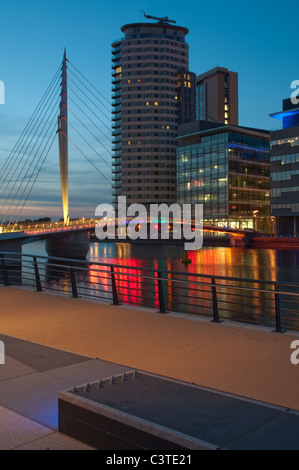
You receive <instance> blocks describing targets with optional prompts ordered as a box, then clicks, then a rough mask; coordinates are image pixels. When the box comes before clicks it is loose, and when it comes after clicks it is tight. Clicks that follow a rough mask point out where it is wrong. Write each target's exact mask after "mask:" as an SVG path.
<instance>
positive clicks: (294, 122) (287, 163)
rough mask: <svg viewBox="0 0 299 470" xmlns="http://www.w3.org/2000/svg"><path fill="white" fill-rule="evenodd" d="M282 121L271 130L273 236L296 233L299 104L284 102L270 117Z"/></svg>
mask: <svg viewBox="0 0 299 470" xmlns="http://www.w3.org/2000/svg"><path fill="white" fill-rule="evenodd" d="M270 116H272V117H273V118H276V119H280V120H281V121H282V129H279V130H274V131H271V133H270V139H271V158H270V162H271V165H270V173H271V211H272V215H273V216H275V217H276V233H278V234H280V235H298V234H299V105H294V104H292V102H291V100H290V99H285V100H283V110H282V111H281V112H278V113H274V114H270Z"/></svg>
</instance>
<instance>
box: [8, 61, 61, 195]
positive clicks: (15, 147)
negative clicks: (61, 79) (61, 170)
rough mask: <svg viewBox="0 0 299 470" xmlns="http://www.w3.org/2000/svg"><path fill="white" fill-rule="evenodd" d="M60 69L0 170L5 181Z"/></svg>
mask: <svg viewBox="0 0 299 470" xmlns="http://www.w3.org/2000/svg"><path fill="white" fill-rule="evenodd" d="M60 70H61V66H59V68H58V70H57V71H56V73H55V75H54V77H53V78H52V80H51V82H50V84H49V86H48V87H47V89H46V91H45V93H44V94H43V96H42V98H41V99H40V101H39V103H38V105H37V106H36V108H35V110H34V112H33V113H32V115H31V117H30V119H29V121H28V122H27V124H26V126H25V128H24V129H23V131H22V133H21V135H20V137H19V138H18V140H17V142H16V144H15V145H14V147H13V149H12V150H11V151H10V152H9V155H8V157H7V159H6V161H5V162H4V164H3V166H2V168H1V170H0V175H1V178H3V181H5V178H6V177H7V176H8V175H7V168H8V166H9V165H11V167H12V166H13V164H14V162H15V160H16V158H17V157H16V158H13V157H14V156H15V155H16V151H17V149H18V148H19V146H20V144H21V142H22V140H23V136H25V134H27V132H28V131H29V129H30V126H31V124H32V122H33V120H34V117H35V115H36V114H38V112H39V110H40V108H41V107H42V104H43V101H44V100H45V97H46V96H47V94H48V92H49V90H50V89H51V88H52V86H53V83H55V82H56V80H57V78H58V75H59V72H60ZM33 127H34V126H33ZM27 135H28V134H27ZM9 173H10V170H9V172H8V174H9ZM2 184H3V183H2ZM2 184H1V186H0V188H1V187H2Z"/></svg>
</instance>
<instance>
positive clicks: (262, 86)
mask: <svg viewBox="0 0 299 470" xmlns="http://www.w3.org/2000/svg"><path fill="white" fill-rule="evenodd" d="M140 10H144V11H145V12H146V13H147V14H151V15H153V16H168V17H169V18H170V19H173V20H176V22H177V25H180V26H185V27H187V28H188V29H189V34H188V36H187V38H186V39H187V42H188V44H189V47H190V70H191V71H193V72H195V73H196V74H200V73H203V72H205V71H207V70H209V69H211V68H213V67H216V66H221V67H227V68H229V69H230V70H232V71H235V72H238V74H239V124H240V125H244V126H249V127H257V128H264V129H271V128H276V127H279V124H280V123H279V121H276V120H274V119H273V118H270V117H269V116H268V115H269V114H270V113H273V112H276V111H279V110H280V109H281V101H282V99H284V98H287V97H289V96H290V93H291V89H290V84H291V82H292V81H293V80H299V66H298V60H297V56H298V47H297V44H298V42H297V35H295V31H296V29H297V26H296V25H297V20H296V17H297V11H298V8H297V2H295V1H294V0H287V1H285V2H281V1H278V0H272V1H270V0H259V1H258V0H251V1H250V2H240V1H235V0H226V1H225V2H224V1H220V0H215V1H214V2H203V1H199V0H189V2H182V1H178V0H164V2H161V1H157V0H151V1H149V0H140V1H137V0H127V1H123V0H114V1H112V2H104V1H103V0H85V1H83V0H64V1H62V0H45V1H40V0H39V1H38V0H26V1H24V0H9V1H8V0H0V18H1V29H0V80H1V81H3V82H4V83H5V104H4V105H0V167H2V164H3V163H4V162H5V160H6V158H7V156H8V155H9V152H10V151H11V150H12V148H13V146H14V144H15V142H16V141H17V139H18V137H19V135H20V134H21V132H22V131H23V129H24V127H25V125H26V124H27V121H28V119H29V118H30V116H31V114H32V113H33V111H34V109H35V107H36V106H37V104H38V102H39V100H40V99H41V97H42V95H43V93H44V92H45V90H46V88H47V86H48V85H49V83H50V81H51V79H52V77H53V76H54V74H55V72H56V70H57V69H58V67H59V65H60V63H61V60H62V55H63V49H64V47H66V49H67V56H68V59H69V60H70V62H71V63H72V64H74V65H75V67H76V68H78V69H79V70H80V72H81V73H83V74H84V75H85V76H86V77H87V78H88V80H89V81H90V82H91V83H93V84H94V86H95V87H96V88H97V89H99V90H100V91H101V93H102V94H103V95H104V96H105V97H106V98H107V99H108V100H110V97H111V43H112V42H113V41H114V40H116V39H118V38H121V37H122V33H121V31H120V28H121V26H122V25H123V24H127V23H134V22H139V21H148V20H146V19H145V18H144V17H143V13H141V11H140ZM106 105H107V103H106ZM107 106H108V108H109V104H108V105H107ZM103 110H104V111H105V112H106V114H108V115H109V112H108V113H107V111H106V110H105V109H103ZM70 121H71V117H70ZM105 122H106V123H107V124H108V126H110V124H109V121H108V120H106V121H105ZM85 123H86V124H88V122H86V121H85ZM77 129H81V130H80V132H81V131H82V135H83V131H84V130H85V129H84V128H83V127H82V126H80V125H79V124H78V122H77ZM102 129H103V130H104V131H105V132H106V134H109V132H107V128H104V127H102ZM93 132H94V133H95V135H96V137H97V140H93V142H92V145H93V148H94V149H96V150H98V151H99V153H100V154H101V155H102V157H104V158H105V159H107V161H108V163H109V164H111V157H110V152H107V151H106V150H103V147H101V145H100V144H99V142H98V140H101V141H102V142H103V143H104V145H105V146H106V147H108V148H109V149H110V148H111V147H110V143H109V140H108V139H107V138H106V137H104V135H102V133H100V132H99V130H98V129H95V130H94V131H93ZM75 137H76V139H75ZM84 137H85V138H86V139H89V137H90V136H89V135H88V133H86V130H85V133H84ZM108 137H109V136H108ZM89 140H90V141H92V139H89ZM74 142H75V143H76V144H78V146H80V149H81V150H82V151H83V152H84V153H85V155H87V156H88V158H90V159H92V161H93V162H94V163H95V164H96V165H97V167H98V168H99V169H100V170H101V171H102V172H103V173H104V174H105V175H106V177H107V178H108V180H111V174H110V170H109V168H108V166H107V165H105V164H103V162H102V160H100V159H99V158H98V157H97V156H96V157H95V154H94V152H93V150H92V148H90V147H88V146H86V144H85V143H84V142H83V141H82V140H80V138H79V137H78V135H77V134H74ZM69 168H70V178H69V179H70V183H69V194H70V216H71V217H78V216H81V217H88V216H94V212H95V208H96V206H97V205H98V204H100V203H102V202H110V193H111V186H110V185H109V183H108V182H107V180H106V179H105V178H103V177H102V176H101V175H100V174H99V173H98V172H97V171H96V170H95V169H94V167H93V166H92V165H91V164H90V163H88V162H87V161H86V160H85V159H84V157H83V156H82V154H81V153H80V152H79V151H78V150H77V149H76V148H75V147H73V146H72V145H71V144H69ZM60 194H61V193H60V183H59V162H58V145H57V142H56V141H55V142H54V145H53V147H52V150H51V152H50V154H49V157H48V158H47V160H46V163H45V165H44V167H43V170H42V172H41V173H40V175H39V178H38V180H37V182H36V184H35V186H34V188H33V190H32V193H31V194H30V200H29V201H28V204H27V206H26V207H25V208H24V211H23V213H22V217H24V216H31V217H34V216H36V217H40V216H52V217H53V218H55V217H56V218H57V217H61V216H62V209H61V195H60Z"/></svg>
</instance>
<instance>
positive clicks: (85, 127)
mask: <svg viewBox="0 0 299 470" xmlns="http://www.w3.org/2000/svg"><path fill="white" fill-rule="evenodd" d="M65 106H66V105H65ZM66 108H67V109H68V111H70V112H71V113H72V115H73V116H75V118H76V119H78V121H79V122H80V124H82V126H83V127H85V129H87V130H88V132H89V133H90V134H91V135H92V136H93V137H94V138H95V139H96V140H97V141H98V142H99V144H101V145H102V146H103V147H104V149H105V150H107V152H108V153H109V154H110V155H111V156H112V154H111V152H110V150H109V149H107V147H105V145H104V144H103V143H102V142H101V141H100V140H99V139H98V138H97V137H96V136H95V135H94V134H93V133H92V132H91V130H90V129H88V127H87V126H85V124H84V123H83V122H82V121H81V120H80V119H79V118H78V117H77V116H76V114H75V113H73V111H72V110H71V109H70V108H69V107H68V106H66ZM67 122H68V123H69V125H70V126H71V127H72V128H73V129H74V130H75V131H76V132H77V134H79V132H78V131H77V129H75V128H74V127H73V126H72V125H71V123H70V122H69V121H67ZM79 135H80V137H82V136H81V134H79ZM82 139H83V140H85V139H84V137H82ZM87 143H88V142H87ZM88 145H90V144H89V143H88ZM93 150H94V149H93ZM94 151H95V150H94ZM95 152H96V151H95ZM96 154H97V155H99V157H100V158H102V159H103V160H104V158H103V157H102V156H101V155H100V154H99V153H97V152H96ZM104 162H105V163H106V165H108V166H109V168H110V169H111V166H110V165H109V163H107V162H106V160H104Z"/></svg>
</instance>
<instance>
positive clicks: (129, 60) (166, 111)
mask: <svg viewBox="0 0 299 470" xmlns="http://www.w3.org/2000/svg"><path fill="white" fill-rule="evenodd" d="M121 31H122V32H123V33H124V37H123V38H122V39H120V40H118V41H115V42H114V43H113V44H112V109H113V110H112V135H113V149H112V150H113V163H112V164H113V178H112V179H113V201H114V203H116V202H117V197H118V196H120V195H122V196H126V197H127V203H128V204H132V203H134V202H138V203H142V204H150V203H161V202H166V203H173V202H175V200H176V146H177V141H176V138H177V126H178V124H182V123H185V122H188V121H192V120H194V119H195V74H194V73H191V72H190V71H189V47H188V44H187V43H186V42H185V36H186V35H187V34H188V29H187V28H185V27H181V26H176V25H174V24H169V23H167V22H165V21H158V22H157V23H149V22H148V23H134V24H127V25H125V26H123V27H122V28H121Z"/></svg>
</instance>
